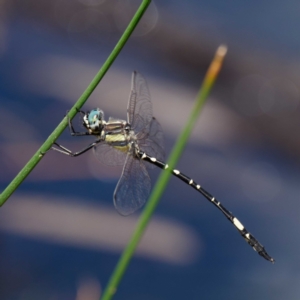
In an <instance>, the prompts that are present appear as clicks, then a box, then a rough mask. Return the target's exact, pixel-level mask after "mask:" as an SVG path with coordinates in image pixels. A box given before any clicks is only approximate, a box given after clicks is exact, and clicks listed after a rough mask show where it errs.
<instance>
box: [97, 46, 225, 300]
mask: <svg viewBox="0 0 300 300" xmlns="http://www.w3.org/2000/svg"><path fill="white" fill-rule="evenodd" d="M226 52H227V48H226V47H225V46H220V47H219V48H218V50H217V52H216V55H215V57H214V59H213V61H212V63H211V65H210V67H209V69H208V71H207V73H206V76H205V78H204V81H203V84H202V86H201V88H200V90H199V93H198V95H197V99H196V103H195V105H194V108H193V109H192V112H191V115H190V118H189V120H188V122H187V124H186V126H185V127H184V129H183V131H182V132H181V134H180V135H179V137H178V139H177V142H176V144H175V146H174V148H173V151H172V153H171V155H170V158H169V160H168V165H169V170H170V169H173V168H174V167H175V165H176V163H177V161H178V159H179V157H180V155H181V153H182V151H183V149H184V146H185V144H186V142H187V140H188V138H189V136H190V134H191V131H192V128H193V127H194V125H195V122H196V120H197V118H198V116H199V113H200V111H201V109H202V107H203V104H204V102H205V100H206V98H207V97H208V95H209V93H210V91H211V88H212V86H213V84H214V82H215V80H216V77H217V75H218V73H219V71H220V68H221V65H222V62H223V58H224V56H225V55H226ZM171 174H172V173H170V172H162V173H161V174H160V176H159V178H158V180H157V184H156V185H155V187H154V189H153V191H152V194H151V196H150V198H149V200H148V202H147V205H146V207H145V209H144V211H143V212H142V214H141V217H140V219H139V221H138V224H137V226H136V229H135V231H134V232H133V234H132V236H131V239H130V241H129V243H128V245H127V247H126V248H125V250H124V251H123V254H122V256H121V258H120V260H119V262H118V264H117V266H116V268H115V270H114V272H113V274H112V276H111V278H110V280H109V282H108V284H107V287H106V289H105V290H104V292H103V296H102V298H101V300H110V299H112V297H113V295H114V294H115V293H116V291H117V287H118V285H119V283H120V281H121V279H122V277H123V275H124V273H125V271H126V269H127V267H128V264H129V262H130V260H131V258H132V256H133V254H134V251H135V249H136V247H137V245H138V243H139V241H140V239H141V237H142V236H143V233H144V231H145V229H146V226H147V225H148V223H149V221H150V218H151V216H152V214H153V212H154V210H155V208H156V206H157V204H158V202H159V199H160V197H161V195H162V193H163V191H164V189H165V188H166V185H167V183H168V181H169V179H170V176H171Z"/></svg>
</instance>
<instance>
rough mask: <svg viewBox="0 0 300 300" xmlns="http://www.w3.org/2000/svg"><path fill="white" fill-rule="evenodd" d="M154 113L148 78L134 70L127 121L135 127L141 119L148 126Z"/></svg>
mask: <svg viewBox="0 0 300 300" xmlns="http://www.w3.org/2000/svg"><path fill="white" fill-rule="evenodd" d="M136 115H139V117H140V118H136ZM152 115H153V112H152V103H151V97H150V93H149V89H148V86H147V83H146V80H145V79H144V77H143V76H142V75H141V74H140V73H138V72H136V71H134V72H133V74H132V82H131V93H130V96H129V101H128V106H127V121H128V123H129V124H131V126H132V128H133V129H134V128H135V127H139V126H138V123H139V121H140V120H142V121H143V124H144V125H145V126H147V125H148V124H150V122H151V120H152Z"/></svg>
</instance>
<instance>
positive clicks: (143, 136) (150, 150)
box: [137, 118, 165, 161]
mask: <svg viewBox="0 0 300 300" xmlns="http://www.w3.org/2000/svg"><path fill="white" fill-rule="evenodd" d="M137 141H138V145H139V147H140V149H141V150H142V151H144V152H146V153H147V154H148V155H150V156H152V157H155V158H156V159H158V160H160V161H164V160H165V151H164V134H163V131H162V128H161V126H160V124H159V123H158V122H157V120H156V119H155V118H152V121H151V123H150V125H149V131H148V132H147V133H144V132H139V133H138V134H137Z"/></svg>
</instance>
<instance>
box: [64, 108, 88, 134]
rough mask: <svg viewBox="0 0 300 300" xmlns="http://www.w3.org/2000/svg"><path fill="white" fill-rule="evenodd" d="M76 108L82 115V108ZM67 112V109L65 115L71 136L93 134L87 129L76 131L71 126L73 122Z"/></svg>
mask: <svg viewBox="0 0 300 300" xmlns="http://www.w3.org/2000/svg"><path fill="white" fill-rule="evenodd" d="M76 110H77V112H80V113H81V114H82V115H84V114H85V113H84V112H83V111H82V110H78V109H77V108H76ZM68 113H69V110H67V114H66V117H67V118H68V123H69V131H70V134H71V135H72V136H85V135H93V134H92V133H90V132H89V131H84V132H78V131H75V129H74V126H73V123H72V120H71V119H70V117H69V116H68Z"/></svg>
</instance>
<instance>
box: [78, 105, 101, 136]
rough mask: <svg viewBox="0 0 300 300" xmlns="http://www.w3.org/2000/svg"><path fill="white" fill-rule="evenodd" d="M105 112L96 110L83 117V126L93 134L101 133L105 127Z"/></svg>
mask: <svg viewBox="0 0 300 300" xmlns="http://www.w3.org/2000/svg"><path fill="white" fill-rule="evenodd" d="M104 123H105V121H104V112H103V111H102V110H101V109H99V108H95V109H92V110H91V111H90V112H87V113H86V114H85V115H84V116H83V126H84V127H85V128H86V129H88V130H89V131H90V132H92V133H97V134H99V133H101V131H102V129H103V125H104Z"/></svg>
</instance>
